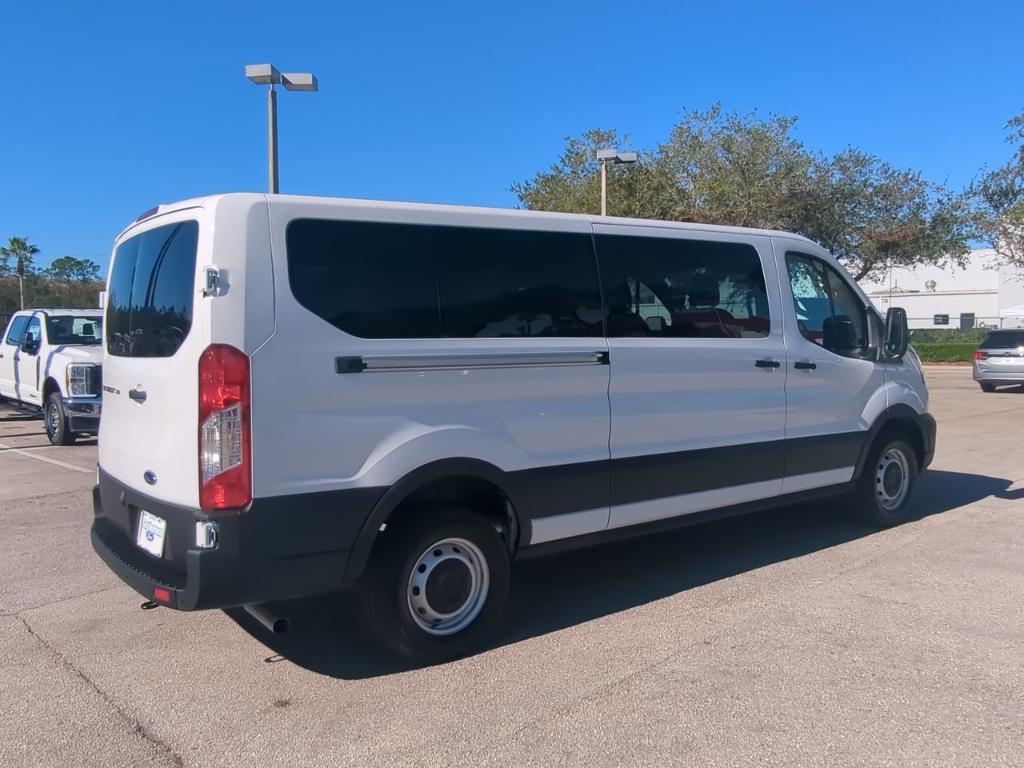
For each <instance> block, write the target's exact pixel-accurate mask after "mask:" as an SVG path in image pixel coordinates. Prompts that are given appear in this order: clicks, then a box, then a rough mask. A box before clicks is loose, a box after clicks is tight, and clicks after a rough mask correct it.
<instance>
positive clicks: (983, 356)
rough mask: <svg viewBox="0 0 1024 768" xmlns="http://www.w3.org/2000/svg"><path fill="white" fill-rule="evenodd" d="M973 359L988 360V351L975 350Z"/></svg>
mask: <svg viewBox="0 0 1024 768" xmlns="http://www.w3.org/2000/svg"><path fill="white" fill-rule="evenodd" d="M974 359H975V360H988V352H982V351H981V350H978V351H977V352H975V353H974Z"/></svg>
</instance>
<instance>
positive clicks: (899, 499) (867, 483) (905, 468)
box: [849, 435, 919, 527]
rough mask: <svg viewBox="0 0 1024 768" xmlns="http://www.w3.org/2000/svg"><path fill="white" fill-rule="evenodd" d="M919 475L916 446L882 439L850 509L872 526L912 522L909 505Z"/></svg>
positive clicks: (893, 437)
mask: <svg viewBox="0 0 1024 768" xmlns="http://www.w3.org/2000/svg"><path fill="white" fill-rule="evenodd" d="M918 472H919V470H918V466H917V454H916V453H915V451H914V448H913V446H911V445H910V443H908V442H907V441H906V440H905V439H903V438H902V437H899V436H897V435H888V436H887V435H882V437H881V438H880V439H879V440H878V441H877V442H876V443H875V445H874V447H873V448H872V450H871V454H870V455H869V456H868V461H867V463H866V464H865V465H864V471H863V474H862V475H861V477H860V480H859V481H858V482H857V487H856V489H855V490H854V491H853V493H851V494H850V498H849V502H850V505H851V506H852V507H853V509H854V511H856V512H857V513H858V514H859V515H861V516H862V517H863V518H865V519H866V520H867V522H869V523H871V524H872V525H878V526H884V527H889V526H893V525H899V524H900V523H905V522H907V521H908V520H910V519H911V518H912V510H911V503H910V501H911V496H912V495H913V491H914V486H915V485H916V484H917V476H918Z"/></svg>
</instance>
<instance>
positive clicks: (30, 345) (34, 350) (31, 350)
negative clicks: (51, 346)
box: [21, 339, 39, 355]
mask: <svg viewBox="0 0 1024 768" xmlns="http://www.w3.org/2000/svg"><path fill="white" fill-rule="evenodd" d="M21 351H22V352H24V353H25V354H26V355H38V354H39V342H38V341H37V340H35V339H25V340H24V341H22V342H21Z"/></svg>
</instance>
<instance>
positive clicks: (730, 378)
mask: <svg viewBox="0 0 1024 768" xmlns="http://www.w3.org/2000/svg"><path fill="white" fill-rule="evenodd" d="M108 291H109V294H108V299H107V310H106V322H105V326H104V332H105V345H106V353H105V359H104V376H103V421H102V424H101V427H100V441H99V482H98V486H97V488H96V489H95V492H94V504H95V520H94V524H93V527H92V543H93V546H94V548H95V550H96V551H97V553H98V554H99V555H100V557H102V558H103V560H104V561H105V562H106V563H107V564H108V565H109V566H110V567H111V568H112V569H113V570H114V571H115V572H116V573H117V574H118V575H120V576H121V578H122V579H123V580H124V581H126V582H127V583H128V584H129V585H131V586H132V587H134V588H135V589H136V590H138V591H139V592H140V593H142V594H143V595H145V596H146V597H147V599H148V600H150V601H153V602H155V603H157V604H162V605H166V606H170V607H172V608H177V609H181V610H193V609H201V608H219V607H227V606H247V607H249V608H250V610H251V611H252V612H253V613H254V615H256V616H257V617H260V618H261V620H264V622H265V623H267V624H268V626H276V627H278V628H280V627H281V625H282V624H283V621H276V618H277V615H276V614H275V613H273V612H272V611H271V610H270V609H269V608H268V607H267V606H266V605H264V604H265V603H267V602H268V601H283V600H287V599H289V598H296V597H300V596H307V595H314V594H319V593H326V592H331V591H335V590H341V589H344V588H346V587H350V586H356V587H357V588H358V590H359V592H360V594H361V596H362V603H363V605H364V607H365V614H366V621H367V623H368V624H369V625H370V626H371V627H372V628H373V629H374V630H375V631H376V633H377V634H378V635H379V637H380V639H381V641H382V642H384V643H385V644H387V645H388V646H390V647H391V648H393V649H395V650H397V651H398V652H400V653H403V654H406V655H408V656H412V657H416V658H419V659H426V660H439V659H444V658H450V657H453V656H456V655H459V654H463V653H465V652H467V651H469V650H471V649H472V648H474V647H476V646H477V645H478V644H479V643H481V641H482V640H483V638H484V637H485V636H486V634H487V632H488V630H489V629H491V628H492V627H493V626H494V625H495V623H496V621H497V619H498V617H499V615H500V614H501V612H502V608H503V605H504V603H505V599H506V595H507V593H508V589H509V581H510V574H511V568H512V562H513V561H514V560H515V558H516V557H517V556H519V555H521V554H522V553H525V552H533V553H538V552H543V551H544V550H553V549H557V548H560V547H565V546H570V545H583V544H585V543H590V542H595V541H599V540H603V539H604V538H606V537H609V536H613V535H622V534H628V533H639V532H645V531H650V530H656V529H658V528H659V527H660V526H666V525H678V524H683V523H691V522H694V521H699V520H705V519H708V518H710V517H714V516H719V515H726V514H735V513H737V512H742V511H747V510H752V509H757V508H763V507H765V506H770V505H779V504H789V503H791V502H794V501H797V500H805V499H811V498H817V497H835V498H836V499H838V498H839V497H842V498H843V499H844V500H846V501H848V502H850V503H852V504H854V505H855V506H857V507H858V508H859V509H861V510H862V511H863V513H864V514H865V515H867V517H868V518H869V519H870V520H872V521H874V522H875V523H877V524H879V525H891V524H896V523H899V522H902V521H904V520H906V519H908V518H909V517H910V515H911V508H910V506H909V501H910V496H911V493H912V491H913V489H914V483H915V479H916V478H917V475H918V473H919V472H920V471H921V470H922V469H924V468H925V467H926V466H927V465H928V464H929V462H930V461H931V458H932V454H933V451H934V446H935V422H934V420H933V419H932V418H931V417H930V416H929V415H928V412H927V400H928V395H927V391H926V389H925V384H924V379H923V376H922V371H921V366H920V362H919V360H918V358H917V356H916V355H915V354H914V352H913V350H911V349H908V348H907V333H906V316H905V314H903V313H902V312H901V311H900V310H893V311H891V312H890V315H889V317H888V318H886V319H885V320H883V319H882V318H881V317H880V316H879V315H878V314H877V313H876V312H875V310H874V308H873V307H872V305H871V303H870V302H869V301H868V299H867V298H866V297H865V295H864V294H863V292H862V291H861V290H860V289H859V288H858V287H857V285H856V284H855V283H854V282H853V281H852V280H850V278H849V277H848V276H847V275H846V273H845V272H844V271H843V270H842V269H841V268H839V267H838V266H837V264H836V262H835V261H834V260H833V259H832V258H831V257H830V256H829V254H828V253H826V252H825V251H824V250H823V249H822V248H820V247H819V246H817V245H815V244H814V243H812V242H810V241H808V240H806V239H804V238H802V237H799V236H796V235H791V234H786V233H784V232H769V231H759V230H750V229H738V228H729V227H715V226H704V225H699V224H677V223H666V222H657V221H639V220H625V219H613V218H597V217H590V216H581V215H562V214H549V213H535V212H525V211H512V210H489V209H477V208H460V207H448V206H436V205H409V204H397V203H381V202H366V201H355V200H334V199H321V198H304V197H291V196H284V195H280V196H279V195H272V196H265V195H256V194H231V195H223V196H217V197H209V198H205V199H199V200H190V201H186V202H182V203H178V204H174V205H162V206H160V207H158V208H156V209H153V210H152V211H149V212H147V213H146V214H144V215H143V216H142V217H140V218H139V220H138V221H136V222H135V223H134V224H132V225H131V226H130V227H128V228H127V229H126V230H125V231H124V232H123V233H122V234H121V235H120V236H119V237H118V238H117V241H116V244H115V248H114V257H113V262H112V265H111V269H110V276H109V281H108ZM831 506H832V502H831V501H830V502H826V503H825V504H823V507H824V509H823V514H824V513H825V512H826V511H827V510H828V509H829V508H831Z"/></svg>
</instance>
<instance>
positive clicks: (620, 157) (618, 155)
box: [597, 149, 636, 216]
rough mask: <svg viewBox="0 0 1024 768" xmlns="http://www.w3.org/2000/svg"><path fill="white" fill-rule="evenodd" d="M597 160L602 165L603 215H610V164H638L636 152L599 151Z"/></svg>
mask: <svg viewBox="0 0 1024 768" xmlns="http://www.w3.org/2000/svg"><path fill="white" fill-rule="evenodd" d="M597 160H598V162H600V163H601V215H602V216H607V215H608V163H609V161H611V162H612V163H614V164H615V165H625V164H631V163H635V162H636V152H619V150H617V149H599V150H597Z"/></svg>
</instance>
